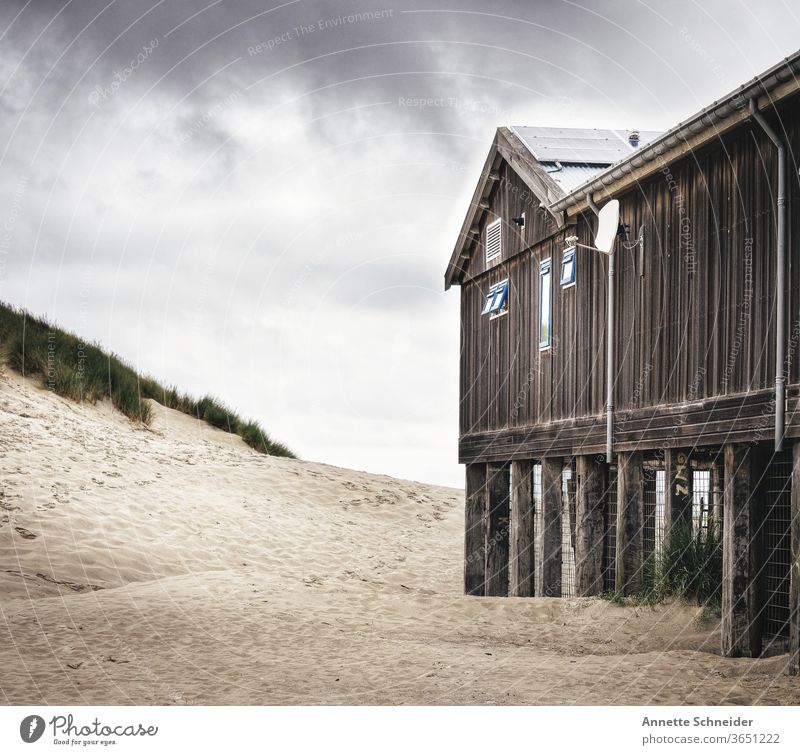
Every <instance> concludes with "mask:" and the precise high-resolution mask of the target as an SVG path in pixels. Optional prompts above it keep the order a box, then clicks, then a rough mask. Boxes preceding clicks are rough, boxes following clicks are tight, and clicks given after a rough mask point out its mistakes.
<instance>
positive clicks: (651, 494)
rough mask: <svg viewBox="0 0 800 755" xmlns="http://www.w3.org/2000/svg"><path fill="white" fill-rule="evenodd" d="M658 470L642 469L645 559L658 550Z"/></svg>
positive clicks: (648, 467)
mask: <svg viewBox="0 0 800 755" xmlns="http://www.w3.org/2000/svg"><path fill="white" fill-rule="evenodd" d="M657 472H658V470H656V469H655V468H654V467H652V466H645V467H644V469H643V470H642V491H643V494H644V496H643V498H642V554H643V556H644V558H645V559H648V558H652V557H653V556H654V554H655V552H656V542H657V538H656V530H657V527H656V512H657V508H658V506H657V500H656V499H657V496H656V475H657Z"/></svg>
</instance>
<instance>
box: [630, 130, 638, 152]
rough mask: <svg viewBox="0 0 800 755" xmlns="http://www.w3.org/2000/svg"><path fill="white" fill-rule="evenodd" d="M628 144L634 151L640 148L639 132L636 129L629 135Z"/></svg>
mask: <svg viewBox="0 0 800 755" xmlns="http://www.w3.org/2000/svg"><path fill="white" fill-rule="evenodd" d="M628 143H629V144H630V145H631V147H633V148H634V149H635V148H636V147H638V146H639V132H638V131H637V130H636V129H634V130H633V131H631V132H630V134H628Z"/></svg>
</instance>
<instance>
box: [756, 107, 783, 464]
mask: <svg viewBox="0 0 800 755" xmlns="http://www.w3.org/2000/svg"><path fill="white" fill-rule="evenodd" d="M750 114H751V115H752V116H753V119H754V120H755V122H756V123H758V125H759V126H761V128H762V129H763V131H764V133H765V134H766V135H767V136H768V137H769V138H770V140H771V141H772V143H773V144H774V145H775V148H776V149H777V150H778V198H777V205H778V210H777V212H778V245H777V250H776V255H775V256H776V260H775V264H776V270H775V289H776V290H775V307H776V309H777V312H776V317H775V340H776V344H775V452H776V453H777V452H778V451H781V450H782V449H783V436H784V433H785V430H786V426H785V416H784V415H785V411H786V377H785V375H784V363H785V360H786V147H785V146H784V144H783V141H782V140H781V138H780V137H779V136H778V135H777V134H776V133H775V131H774V130H773V128H772V127H771V126H770V125H769V123H767V121H766V119H765V118H764V116H763V115H761V113H760V112H759V111H758V105H757V104H756V101H755V99H752V98H751V99H750Z"/></svg>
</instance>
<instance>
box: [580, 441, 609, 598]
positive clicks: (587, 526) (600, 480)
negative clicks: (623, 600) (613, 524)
mask: <svg viewBox="0 0 800 755" xmlns="http://www.w3.org/2000/svg"><path fill="white" fill-rule="evenodd" d="M577 475H578V480H577V491H576V498H577V501H576V504H575V594H576V595H577V596H579V597H584V596H589V595H599V594H600V593H601V592H603V535H604V530H605V521H604V511H605V495H604V492H605V489H606V472H605V465H604V464H603V463H602V462H601V461H598V460H597V457H595V456H579V457H578V458H577Z"/></svg>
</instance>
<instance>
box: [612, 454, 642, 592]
mask: <svg viewBox="0 0 800 755" xmlns="http://www.w3.org/2000/svg"><path fill="white" fill-rule="evenodd" d="M642 497H643V490H642V454H641V452H640V451H630V452H620V453H619V454H618V457H617V554H616V578H617V585H616V589H617V592H619V593H621V594H622V595H632V594H633V593H635V592H636V591H637V590H638V589H639V584H640V581H641V572H642Z"/></svg>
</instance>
